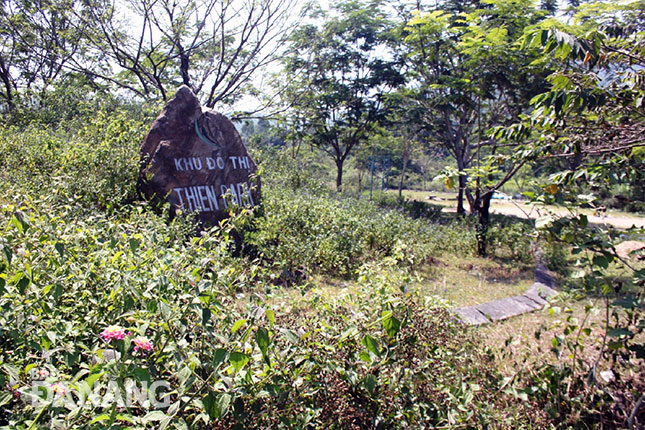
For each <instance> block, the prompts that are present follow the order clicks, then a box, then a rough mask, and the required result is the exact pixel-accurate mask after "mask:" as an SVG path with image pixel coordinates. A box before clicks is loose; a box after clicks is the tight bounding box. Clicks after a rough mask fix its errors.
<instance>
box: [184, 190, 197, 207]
mask: <svg viewBox="0 0 645 430" xmlns="http://www.w3.org/2000/svg"><path fill="white" fill-rule="evenodd" d="M194 188H195V187H186V188H184V193H186V200H187V201H188V210H189V211H191V212H192V211H194V210H195V209H197V197H196V196H195V190H194Z"/></svg>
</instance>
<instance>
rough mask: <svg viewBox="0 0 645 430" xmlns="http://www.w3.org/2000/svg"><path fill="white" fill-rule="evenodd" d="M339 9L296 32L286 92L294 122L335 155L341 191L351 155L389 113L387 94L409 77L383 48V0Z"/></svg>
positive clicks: (352, 3) (386, 24) (353, 3)
mask: <svg viewBox="0 0 645 430" xmlns="http://www.w3.org/2000/svg"><path fill="white" fill-rule="evenodd" d="M334 11H335V14H334V15H330V14H325V13H320V15H319V16H318V19H319V20H323V23H322V25H320V26H316V25H313V24H309V25H304V26H302V27H301V28H300V29H299V30H298V31H297V32H296V33H295V35H294V38H293V39H292V43H293V50H294V55H292V56H291V57H290V58H289V59H288V61H287V62H286V64H285V72H284V73H285V74H286V76H287V79H288V80H289V81H290V86H289V90H288V91H287V92H286V93H285V94H284V98H285V99H286V101H287V103H288V104H289V105H290V106H291V109H290V111H289V113H288V115H289V116H290V117H291V118H292V124H293V126H294V127H295V128H296V129H298V130H300V133H301V134H302V135H303V136H306V138H307V139H308V140H309V142H310V143H311V144H313V145H315V146H316V147H318V148H320V149H321V150H323V151H324V152H326V153H327V154H329V155H330V156H331V157H332V158H333V160H334V163H335V164H336V188H337V190H338V191H340V190H341V189H342V183H343V167H344V165H345V161H346V160H347V158H348V157H349V155H350V154H351V153H352V151H353V150H354V149H355V148H356V147H357V146H358V145H360V144H361V143H363V142H365V141H366V139H367V138H368V136H369V134H370V133H371V132H372V131H373V130H374V129H375V127H377V125H378V124H379V122H380V121H382V120H383V119H384V118H385V116H386V106H385V104H384V95H385V94H386V93H387V92H389V91H390V90H391V89H392V88H395V87H396V86H397V85H399V84H401V83H402V82H403V78H402V75H401V74H400V73H399V71H398V70H397V67H396V64H395V63H393V62H392V61H388V60H387V59H386V58H384V56H383V54H382V53H383V52H384V48H385V43H386V39H385V35H386V31H387V30H388V28H389V25H390V23H389V22H388V20H387V19H386V16H385V14H384V12H383V11H382V9H381V4H380V2H379V1H371V2H367V3H363V2H360V1H349V2H344V3H339V4H337V5H336V6H335V7H334ZM379 54H380V55H379Z"/></svg>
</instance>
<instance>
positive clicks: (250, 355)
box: [0, 197, 522, 429]
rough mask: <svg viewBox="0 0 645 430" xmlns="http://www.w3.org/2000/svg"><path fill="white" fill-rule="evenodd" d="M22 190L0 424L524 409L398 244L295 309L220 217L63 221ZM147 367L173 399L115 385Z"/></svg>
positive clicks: (0, 220)
mask: <svg viewBox="0 0 645 430" xmlns="http://www.w3.org/2000/svg"><path fill="white" fill-rule="evenodd" d="M23 200H25V201H29V200H30V199H28V198H26V197H24V198H23ZM33 201H34V203H33V204H30V205H23V206H21V207H17V206H14V205H7V204H6V205H4V206H3V207H2V208H1V209H0V226H2V229H3V235H2V238H3V239H2V245H1V247H2V249H1V250H0V251H1V252H0V258H1V259H2V263H0V281H1V282H0V308H2V313H1V316H0V385H1V386H2V387H7V388H6V389H4V388H3V391H2V392H0V425H6V426H9V427H23V428H39V427H49V428H51V427H55V428H59V427H60V428H79V427H82V428H97V429H98V428H107V427H112V428H125V427H128V428H205V427H207V428H268V427H284V428H420V427H431V426H444V425H467V426H475V425H478V424H477V423H482V422H483V423H487V424H491V425H494V424H495V423H500V425H501V424H503V423H504V422H506V421H505V420H506V419H508V418H509V416H515V415H514V414H521V413H522V410H521V407H520V406H519V405H517V404H516V403H513V402H512V401H511V400H510V399H507V398H505V397H504V396H503V395H500V394H498V392H497V390H498V389H499V383H500V378H499V376H498V375H497V374H496V373H495V371H494V369H493V368H492V367H491V365H490V362H491V361H490V359H489V357H488V356H487V355H486V354H484V353H483V352H482V351H481V349H480V348H479V347H478V346H477V344H476V343H475V341H474V339H473V337H471V335H470V334H469V333H468V332H467V331H466V330H465V329H464V327H463V326H461V325H460V324H459V323H457V322H456V321H455V320H454V319H453V318H452V317H451V316H450V315H449V314H448V313H447V312H446V311H445V310H444V309H442V308H440V307H436V306H434V305H433V303H431V302H427V301H424V300H423V299H422V298H418V297H413V296H410V295H406V294H403V293H401V290H405V289H406V286H407V283H408V275H407V272H406V271H405V270H404V269H402V268H401V267H400V265H399V260H400V259H401V258H405V254H404V253H403V252H400V249H399V251H397V253H398V255H393V256H391V257H387V258H384V259H382V260H381V261H379V262H377V263H370V264H365V265H362V266H361V268H360V270H359V272H360V276H359V286H360V291H359V292H358V293H357V294H349V293H348V294H342V295H340V296H339V297H337V298H331V299H330V298H326V297H322V296H318V295H314V296H313V297H312V298H311V299H310V300H309V301H306V302H302V303H300V304H299V305H298V304H297V303H294V306H293V307H292V308H291V309H290V310H288V309H286V308H280V307H276V306H273V305H270V304H269V303H268V302H266V301H264V300H263V298H262V294H260V292H263V291H265V288H264V287H266V285H265V284H264V283H263V282H264V281H263V280H262V279H264V276H262V274H261V271H262V270H263V269H262V268H261V267H260V266H258V265H257V264H256V263H254V262H252V261H248V260H240V259H236V258H233V257H231V256H230V254H229V253H228V251H227V249H228V241H229V238H230V235H229V231H228V230H226V229H224V230H219V229H214V230H209V231H205V232H203V234H201V235H200V236H199V237H193V236H192V235H191V234H190V232H191V231H192V230H191V228H190V224H189V223H188V222H185V221H183V220H181V219H176V220H175V221H174V222H173V223H172V224H167V223H166V222H164V220H163V218H162V217H160V216H158V215H156V214H154V213H152V212H151V211H148V210H144V209H143V208H140V207H132V208H130V209H129V210H127V211H125V212H124V213H122V215H121V217H118V218H117V217H113V216H107V215H102V214H100V213H97V214H95V215H94V216H92V217H87V218H77V219H73V218H70V217H69V216H68V214H67V213H66V212H65V207H64V206H61V207H59V206H56V205H55V204H52V201H53V199H33ZM398 248H400V247H398ZM236 291H243V292H244V293H245V294H248V300H246V297H244V298H242V296H241V295H240V296H239V297H237V298H236V296H235V294H234V292H236ZM108 329H109V330H110V332H108V331H107V330H108ZM110 333H111V334H115V336H113V337H110V336H108V334H110ZM118 333H121V336H120V338H119V336H117V335H116V334H118ZM141 338H144V339H141ZM153 381H164V382H165V383H166V384H167V387H168V388H167V389H164V390H162V393H166V394H167V395H168V396H169V397H168V401H169V403H170V406H168V407H167V408H161V409H156V406H155V405H154V404H150V403H146V402H145V401H141V402H139V401H135V402H134V403H133V404H132V405H128V404H127V403H124V404H123V405H119V403H118V401H116V400H115V399H110V398H109V396H108V393H113V391H110V390H119V389H120V390H122V391H120V392H123V391H126V387H131V386H132V385H131V384H134V386H135V387H137V389H139V390H140V389H141V387H143V386H144V385H145V384H149V383H152V382H153ZM36 384H41V385H42V386H43V389H42V391H36V390H34V388H33V387H34V386H35V385H36ZM63 387H64V388H63ZM63 389H64V390H66V393H64V392H63V391H62V390H63ZM84 390H85V391H84ZM83 393H85V394H87V395H89V394H91V393H93V394H94V395H97V396H98V400H100V401H96V399H95V398H93V397H91V396H89V397H84V394H83ZM63 394H64V395H63ZM34 396H35V397H38V398H40V399H41V401H40V402H35V403H34V402H33V400H34ZM106 396H107V397H106ZM106 399H107V400H106ZM158 399H159V398H158ZM512 422H513V424H514V427H515V428H517V426H518V425H519V424H521V422H519V424H518V421H517V419H516V418H513V421H512Z"/></svg>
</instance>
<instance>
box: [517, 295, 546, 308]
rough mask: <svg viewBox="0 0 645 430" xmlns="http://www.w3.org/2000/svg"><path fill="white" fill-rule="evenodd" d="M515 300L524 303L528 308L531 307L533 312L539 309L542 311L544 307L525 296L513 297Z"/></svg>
mask: <svg viewBox="0 0 645 430" xmlns="http://www.w3.org/2000/svg"><path fill="white" fill-rule="evenodd" d="M511 298H512V299H513V300H517V301H518V302H521V303H524V304H525V305H526V306H528V307H530V308H531V309H532V310H537V309H542V306H543V305H544V304H540V303H537V302H536V301H534V300H533V299H531V298H530V297H526V296H524V295H521V296H513V297H511Z"/></svg>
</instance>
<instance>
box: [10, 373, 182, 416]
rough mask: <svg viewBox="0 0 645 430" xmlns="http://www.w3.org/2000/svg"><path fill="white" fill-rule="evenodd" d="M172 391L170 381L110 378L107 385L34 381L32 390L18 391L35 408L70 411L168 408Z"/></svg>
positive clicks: (30, 388) (29, 388)
mask: <svg viewBox="0 0 645 430" xmlns="http://www.w3.org/2000/svg"><path fill="white" fill-rule="evenodd" d="M172 392H173V389H172V387H171V385H170V384H169V383H168V382H167V381H150V382H148V381H135V380H134V379H126V380H124V381H117V380H115V379H111V380H109V381H108V382H107V384H98V383H95V384H93V385H92V386H90V385H89V384H88V383H87V382H85V381H80V382H76V383H66V382H53V383H51V382H50V383H48V382H45V381H33V383H32V384H31V387H28V388H26V389H23V390H19V393H20V396H21V397H23V400H25V401H29V402H31V404H32V405H33V406H34V407H42V406H45V405H48V404H51V405H53V406H63V407H67V408H70V409H73V408H78V407H96V408H109V407H112V406H113V405H115V404H116V406H117V407H120V408H126V407H127V408H132V407H139V408H143V409H166V408H168V407H170V406H171V405H172V400H173V398H172V395H171V394H172Z"/></svg>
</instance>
